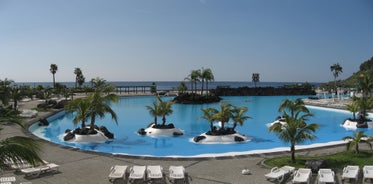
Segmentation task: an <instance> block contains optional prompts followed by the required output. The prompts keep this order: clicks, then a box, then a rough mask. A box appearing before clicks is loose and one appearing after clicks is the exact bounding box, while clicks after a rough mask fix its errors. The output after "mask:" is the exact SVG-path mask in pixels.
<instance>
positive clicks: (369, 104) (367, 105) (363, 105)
mask: <svg viewBox="0 0 373 184" xmlns="http://www.w3.org/2000/svg"><path fill="white" fill-rule="evenodd" d="M354 101H355V102H356V103H357V106H359V110H360V112H361V114H362V115H363V116H364V117H365V116H367V115H368V114H367V111H368V110H369V109H372V108H373V97H371V98H368V99H366V98H354Z"/></svg>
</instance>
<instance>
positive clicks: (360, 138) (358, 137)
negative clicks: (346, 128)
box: [342, 131, 372, 154]
mask: <svg viewBox="0 0 373 184" xmlns="http://www.w3.org/2000/svg"><path fill="white" fill-rule="evenodd" d="M342 139H343V140H344V141H346V140H348V143H347V145H346V146H347V150H350V149H351V148H352V147H354V146H355V153H356V154H358V153H359V143H366V144H368V145H369V147H370V149H372V144H371V143H370V137H368V136H367V135H365V134H364V132H362V131H359V132H354V137H351V136H346V137H343V138H342Z"/></svg>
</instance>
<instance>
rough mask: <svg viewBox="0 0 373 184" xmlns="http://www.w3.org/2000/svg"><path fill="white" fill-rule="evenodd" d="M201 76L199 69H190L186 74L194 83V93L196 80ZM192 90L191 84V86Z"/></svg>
mask: <svg viewBox="0 0 373 184" xmlns="http://www.w3.org/2000/svg"><path fill="white" fill-rule="evenodd" d="M200 77H201V70H192V71H191V72H190V74H189V75H188V77H187V79H189V80H190V82H191V83H192V84H193V85H194V92H193V93H194V94H196V93H197V82H198V81H199V78H200ZM192 91H193V86H192Z"/></svg>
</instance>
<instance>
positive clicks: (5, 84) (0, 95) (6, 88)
mask: <svg viewBox="0 0 373 184" xmlns="http://www.w3.org/2000/svg"><path fill="white" fill-rule="evenodd" d="M12 83H14V81H13V80H11V79H7V78H5V80H3V81H2V80H0V101H1V102H2V103H3V104H4V105H6V106H7V105H9V102H10V100H11V99H12V87H11V85H12Z"/></svg>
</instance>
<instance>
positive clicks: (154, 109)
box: [146, 100, 160, 125]
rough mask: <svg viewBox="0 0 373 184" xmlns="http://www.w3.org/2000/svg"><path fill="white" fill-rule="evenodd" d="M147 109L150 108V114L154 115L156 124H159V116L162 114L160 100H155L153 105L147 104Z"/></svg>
mask: <svg viewBox="0 0 373 184" xmlns="http://www.w3.org/2000/svg"><path fill="white" fill-rule="evenodd" d="M146 109H148V111H149V113H150V115H152V116H153V117H154V125H157V124H158V122H157V120H158V116H160V105H159V101H158V100H154V101H153V106H149V105H147V106H146Z"/></svg>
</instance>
